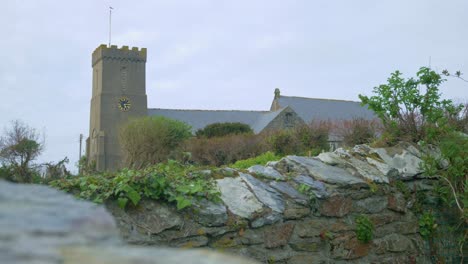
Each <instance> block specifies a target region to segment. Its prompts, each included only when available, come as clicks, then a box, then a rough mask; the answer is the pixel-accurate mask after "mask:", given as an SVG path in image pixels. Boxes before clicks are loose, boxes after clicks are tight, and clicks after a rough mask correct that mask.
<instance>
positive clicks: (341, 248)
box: [107, 144, 431, 264]
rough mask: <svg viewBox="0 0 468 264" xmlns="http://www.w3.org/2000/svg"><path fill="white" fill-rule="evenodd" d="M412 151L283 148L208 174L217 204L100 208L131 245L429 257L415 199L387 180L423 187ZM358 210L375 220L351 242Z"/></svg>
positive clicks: (312, 258)
mask: <svg viewBox="0 0 468 264" xmlns="http://www.w3.org/2000/svg"><path fill="white" fill-rule="evenodd" d="M420 158H421V153H420V151H419V150H418V149H417V148H415V147H413V146H411V145H408V144H401V145H399V146H397V147H393V148H387V149H382V148H376V149H373V148H370V147H368V146H366V145H360V146H356V147H355V148H353V149H351V150H344V149H341V148H340V149H338V150H336V151H334V152H328V153H322V154H320V155H319V156H317V157H313V158H310V157H298V156H288V157H285V158H283V159H281V160H280V161H277V162H270V163H269V164H267V166H258V165H257V166H253V167H251V168H249V169H248V170H247V171H235V170H232V169H229V168H226V169H224V171H225V172H226V173H225V174H226V176H225V177H219V179H217V180H216V181H217V185H218V188H219V190H220V192H221V199H222V203H219V204H215V203H213V202H209V201H200V202H198V203H197V204H196V205H195V206H193V207H192V208H190V209H185V210H182V211H177V210H176V209H175V207H174V206H172V205H168V204H165V203H160V202H157V201H143V203H142V204H141V205H140V206H138V207H136V208H130V209H128V210H127V211H124V210H122V209H120V208H119V207H118V206H117V205H116V204H114V203H108V204H107V208H108V209H109V210H110V211H111V213H112V214H113V215H114V217H115V218H116V221H117V225H118V227H119V229H120V232H121V235H122V236H123V238H124V240H125V241H127V242H129V243H132V244H143V245H155V246H162V245H163V246H170V247H180V248H211V249H215V250H217V251H221V252H229V253H234V254H238V255H242V256H247V257H250V258H253V259H256V260H259V261H261V262H263V263H287V264H293V263H427V262H430V261H429V260H428V259H426V257H425V255H424V241H423V239H422V238H421V236H420V234H419V233H418V220H417V218H416V217H415V215H414V214H413V213H412V212H411V211H410V210H409V209H410V208H411V206H412V202H413V201H411V198H409V199H408V200H407V199H405V197H404V195H403V194H402V193H400V192H399V191H398V190H397V189H396V188H395V187H394V186H393V184H392V183H393V182H394V181H396V180H403V181H405V182H406V183H407V184H410V185H412V186H420V187H421V188H424V186H426V187H427V186H430V184H431V180H430V179H425V178H423V177H422V176H421V171H420V169H419V162H420V161H421V159H420ZM207 173H210V172H207ZM299 190H301V191H302V192H300V191H299ZM360 215H365V216H367V217H368V218H369V219H370V220H371V221H372V222H373V224H374V226H375V229H374V232H373V239H372V240H371V241H370V242H369V243H362V242H359V241H358V240H357V235H356V234H357V230H356V224H355V219H356V217H357V216H360Z"/></svg>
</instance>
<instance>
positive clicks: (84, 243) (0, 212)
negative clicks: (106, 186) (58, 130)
mask: <svg viewBox="0 0 468 264" xmlns="http://www.w3.org/2000/svg"><path fill="white" fill-rule="evenodd" d="M221 262H222V263H224V264H236V263H255V262H252V261H248V260H245V259H242V258H235V257H230V256H225V255H222V254H217V253H214V252H210V251H201V250H176V249H162V248H154V247H153V248H143V247H135V246H127V245H125V244H124V243H123V242H122V241H121V240H120V238H119V235H118V230H117V227H116V225H115V222H114V219H113V217H112V216H111V215H110V214H109V213H108V212H107V211H106V209H105V208H104V207H103V206H99V205H96V204H93V203H91V202H86V201H80V200H76V199H75V198H73V197H72V196H71V195H68V194H65V193H62V192H60V191H57V190H54V189H52V188H50V187H47V186H41V185H26V184H13V183H9V182H5V181H0V263H34V264H36V263H37V264H39V263H44V264H45V263H47V264H49V263H89V264H92V263H113V264H120V263H122V264H123V263H197V264H198V263H200V264H210V263H221Z"/></svg>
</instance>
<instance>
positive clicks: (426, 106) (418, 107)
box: [359, 67, 461, 142]
mask: <svg viewBox="0 0 468 264" xmlns="http://www.w3.org/2000/svg"><path fill="white" fill-rule="evenodd" d="M444 81H445V79H442V77H441V75H440V74H438V73H436V72H435V71H433V70H431V69H430V68H427V67H421V68H420V69H419V71H418V72H417V73H416V78H409V79H405V78H403V77H402V74H401V73H400V72H399V71H396V72H394V73H392V74H391V76H390V78H389V79H388V84H382V85H379V86H377V87H375V88H374V90H373V92H374V94H375V95H374V96H371V97H367V96H364V95H359V98H360V99H361V102H362V105H367V106H368V107H369V109H371V110H373V111H374V112H375V113H376V114H377V116H378V117H379V118H380V119H381V120H382V123H383V125H384V127H385V129H387V130H389V131H390V132H391V133H393V134H394V135H395V136H396V137H397V138H400V137H401V139H402V140H404V139H409V140H411V141H413V142H418V141H420V140H422V139H426V140H427V139H434V138H436V137H437V135H438V134H439V132H440V131H441V128H444V127H445V126H446V124H447V119H446V118H445V117H446V116H447V115H451V116H453V115H458V113H459V112H460V110H461V106H455V105H454V104H453V102H452V101H451V100H443V99H441V93H440V92H439V86H440V85H441V84H442V83H443V82H444Z"/></svg>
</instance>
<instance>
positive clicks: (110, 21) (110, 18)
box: [109, 6, 114, 47]
mask: <svg viewBox="0 0 468 264" xmlns="http://www.w3.org/2000/svg"><path fill="white" fill-rule="evenodd" d="M112 9H114V8H112V6H109V47H110V46H111V34H112Z"/></svg>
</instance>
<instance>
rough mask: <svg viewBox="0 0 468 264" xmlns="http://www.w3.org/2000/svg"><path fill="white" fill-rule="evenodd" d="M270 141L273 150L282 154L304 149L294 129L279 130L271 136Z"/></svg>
mask: <svg viewBox="0 0 468 264" xmlns="http://www.w3.org/2000/svg"><path fill="white" fill-rule="evenodd" d="M270 142H271V146H272V149H273V151H274V152H275V153H276V154H277V155H280V156H286V155H290V154H294V153H298V152H300V151H301V150H302V149H301V146H300V142H299V141H298V140H297V138H296V137H295V135H294V133H293V131H292V130H283V131H279V132H277V133H276V134H275V135H273V136H272V137H271V138H270Z"/></svg>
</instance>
